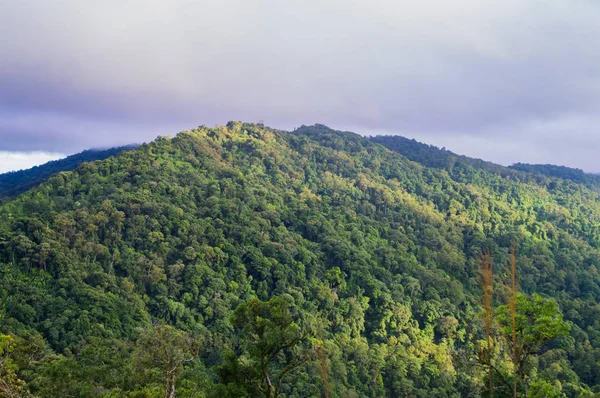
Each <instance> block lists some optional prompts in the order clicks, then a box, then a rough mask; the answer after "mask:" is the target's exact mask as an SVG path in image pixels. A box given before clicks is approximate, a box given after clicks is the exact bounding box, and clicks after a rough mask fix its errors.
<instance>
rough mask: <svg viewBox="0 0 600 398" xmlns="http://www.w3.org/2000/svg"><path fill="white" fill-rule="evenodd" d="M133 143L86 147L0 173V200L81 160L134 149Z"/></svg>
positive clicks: (71, 166) (92, 159)
mask: <svg viewBox="0 0 600 398" xmlns="http://www.w3.org/2000/svg"><path fill="white" fill-rule="evenodd" d="M134 148H135V145H129V146H123V147H117V148H110V149H88V150H87V151H83V152H80V153H76V154H74V155H71V156H67V157H66V158H64V159H59V160H53V161H50V162H48V163H45V164H43V165H40V166H35V167H32V168H30V169H27V170H19V171H11V172H8V173H4V174H0V202H2V201H6V200H7V199H8V198H11V197H15V196H17V195H19V194H21V193H23V192H25V191H27V190H29V189H31V188H33V187H36V186H38V185H39V184H40V183H42V182H43V181H45V180H47V179H48V177H50V176H51V175H53V174H56V173H58V172H61V171H70V170H73V169H75V168H76V167H77V166H79V165H80V164H81V163H83V162H92V161H94V160H102V159H106V158H108V157H110V156H115V155H117V154H118V153H120V152H121V151H124V150H129V149H134Z"/></svg>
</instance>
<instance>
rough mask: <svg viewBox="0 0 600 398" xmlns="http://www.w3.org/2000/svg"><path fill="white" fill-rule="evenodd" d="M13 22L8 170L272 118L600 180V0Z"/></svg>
mask: <svg viewBox="0 0 600 398" xmlns="http://www.w3.org/2000/svg"><path fill="white" fill-rule="evenodd" d="M0 19H1V23H0V164H4V166H5V167H4V169H6V165H7V164H8V163H7V160H6V159H8V158H7V156H8V155H6V154H5V152H2V151H11V152H14V151H18V152H26V154H24V155H23V156H29V158H28V159H29V160H30V162H33V163H35V162H38V163H39V159H38V158H37V157H36V156H38V157H39V156H41V155H39V153H40V152H37V153H38V154H37V155H35V154H34V155H27V153H28V152H31V151H41V152H43V153H44V156H46V155H48V153H52V154H53V155H52V156H55V157H56V156H59V155H55V153H63V154H65V153H73V152H76V151H80V150H82V149H86V148H90V147H106V146H114V145H121V144H128V143H133V142H143V141H148V140H151V139H153V138H155V137H156V136H157V135H167V134H175V133H177V132H178V131H181V130H184V129H188V128H193V127H196V126H198V125H201V124H206V125H214V124H225V123H226V122H227V121H228V120H243V121H250V122H256V121H259V120H262V121H264V122H265V124H267V125H269V126H272V127H276V128H282V129H292V128H294V127H297V126H299V125H301V124H313V123H323V124H326V125H329V126H330V127H333V128H337V129H344V130H351V131H356V132H358V133H362V134H369V135H373V134H382V133H387V134H399V135H404V136H407V137H411V138H416V139H418V140H420V141H424V142H427V143H430V144H435V145H438V146H445V147H447V148H448V149H451V150H453V151H454V152H458V153H462V154H466V155H470V156H476V157H480V158H484V159H486V160H491V161H495V162H498V163H501V164H510V163H513V162H517V161H523V162H530V163H554V164H562V165H569V166H573V167H579V168H583V169H584V170H586V171H592V172H600V161H597V159H598V155H597V154H598V153H600V128H599V127H600V112H599V111H600V46H599V45H598V40H600V2H598V1H596V0H565V1H553V0H543V1H535V0H515V1H512V0H502V1H500V0H489V1H486V0H438V1H433V0H429V1H428V0H419V1H416V0H415V1H401V0H390V1H384V0H368V1H367V0H364V1H352V0H298V1H295V0H219V1H217V0H215V1H212V0H205V1H202V0H194V1H192V0H189V1H184V0H169V1H164V0H160V1H159V0H115V1H113V0H103V1H82V0H63V1H58V0H0ZM40 159H41V158H40ZM44 160H46V158H44ZM0 167H1V166H0Z"/></svg>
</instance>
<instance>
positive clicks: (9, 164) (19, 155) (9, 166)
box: [0, 151, 65, 174]
mask: <svg viewBox="0 0 600 398" xmlns="http://www.w3.org/2000/svg"><path fill="white" fill-rule="evenodd" d="M64 157H65V155H63V154H61V153H50V152H7V151H0V174H1V173H6V172H9V171H17V170H25V169H29V168H31V167H33V166H38V165H41V164H44V163H47V162H49V161H51V160H57V159H61V158H64Z"/></svg>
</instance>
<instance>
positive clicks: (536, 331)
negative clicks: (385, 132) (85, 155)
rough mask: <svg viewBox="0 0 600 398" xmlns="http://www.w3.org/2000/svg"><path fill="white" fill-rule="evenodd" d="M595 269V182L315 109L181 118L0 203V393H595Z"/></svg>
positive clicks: (598, 328) (598, 277) (598, 311)
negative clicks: (375, 129) (277, 125)
mask: <svg viewBox="0 0 600 398" xmlns="http://www.w3.org/2000/svg"><path fill="white" fill-rule="evenodd" d="M553 181H554V182H555V183H554V184H553V183H552V182H553ZM513 245H516V272H517V281H518V285H519V286H518V288H519V290H520V292H521V295H519V296H518V301H516V303H518V305H517V304H516V310H515V313H516V322H517V321H518V322H519V323H518V325H519V327H517V328H516V330H515V333H516V337H515V341H516V342H517V343H519V345H518V346H517V347H516V348H515V349H514V350H513V349H512V348H511V344H512V343H511V341H513V340H512V339H511V338H510V337H509V334H510V332H506V330H509V331H510V327H509V326H507V323H506V322H507V316H506V314H507V312H506V311H507V308H508V307H506V306H503V304H504V303H506V302H507V298H506V297H508V296H509V295H507V294H505V293H506V292H507V288H506V287H505V284H504V281H506V280H507V278H508V277H509V276H510V268H509V269H508V271H505V268H504V264H506V263H509V262H510V261H511V249H512V247H513ZM487 251H489V253H490V256H491V258H490V261H491V264H492V265H493V274H489V275H492V278H491V279H492V282H494V283H495V288H494V290H493V295H494V296H493V301H492V302H491V303H490V305H493V306H494V307H496V308H497V309H496V310H495V314H496V315H495V317H494V318H495V321H494V323H493V324H492V326H493V327H492V330H491V331H489V333H488V332H486V328H485V321H484V319H487V318H484V317H482V312H483V313H484V314H485V313H486V312H485V311H486V310H485V308H487V307H485V306H482V302H483V301H482V288H481V286H480V285H481V283H480V281H479V279H480V278H479V276H480V275H482V272H483V271H485V270H486V269H489V267H488V268H485V267H482V266H481V264H482V257H483V256H484V254H485V253H487ZM599 267H600V194H599V193H598V192H596V191H594V190H591V189H589V188H587V187H586V186H584V185H581V184H576V183H574V182H573V181H566V180H560V179H555V178H554V179H549V178H547V177H546V176H540V175H536V174H531V173H527V172H522V171H517V170H513V169H510V168H503V167H501V166H497V165H493V164H490V163H486V162H483V161H478V160H473V159H469V158H465V157H460V156H456V155H454V154H451V153H449V152H448V151H442V150H437V149H435V148H431V147H427V146H422V144H418V143H415V142H412V141H410V140H406V139H403V138H400V137H386V138H385V139H384V138H373V139H369V138H365V137H361V136H359V135H356V134H353V133H348V132H339V131H334V130H331V129H329V128H327V127H326V126H323V125H314V126H302V127H300V128H299V129H297V130H295V131H293V132H291V133H290V132H283V131H278V130H274V129H271V128H268V127H264V126H262V125H256V124H248V123H240V122H230V123H228V124H227V126H222V127H215V128H206V127H199V128H198V129H193V130H190V131H185V132H182V133H180V134H178V135H177V136H176V137H174V138H172V139H169V138H164V137H159V138H158V139H156V140H155V141H153V142H151V143H149V144H144V145H141V146H139V147H138V148H136V149H135V150H130V151H123V152H121V153H119V154H118V155H117V156H113V157H109V158H107V159H104V160H101V161H97V162H92V163H84V164H82V165H80V166H79V167H77V168H76V169H74V170H72V171H69V172H61V173H58V174H55V175H54V176H52V177H50V178H49V179H48V180H47V181H45V182H44V183H42V184H40V185H39V186H38V187H37V188H34V189H32V190H30V191H28V192H26V193H24V194H22V195H20V196H19V197H17V198H15V199H13V200H11V201H9V202H7V203H5V204H4V205H2V206H0V272H2V278H1V279H0V315H1V317H0V358H2V359H3V360H2V361H0V374H1V375H3V380H4V384H1V383H0V388H5V389H6V390H9V389H11V390H10V391H20V392H19V393H22V392H23V391H30V392H31V393H32V394H34V395H36V396H39V397H55V396H79V397H87V396H130V397H152V396H169V394H170V392H172V393H173V396H174V394H175V391H176V394H177V396H181V397H205V396H209V397H216V396H220V397H243V396H264V397H274V396H279V397H309V396H325V397H384V396H387V397H401V396H410V397H445V396H448V397H463V396H482V395H486V394H487V391H488V390H487V389H488V382H489V381H491V382H492V384H494V383H495V390H494V391H495V396H497V397H502V396H512V375H517V374H518V375H522V378H521V376H519V378H517V377H515V380H517V379H518V383H517V389H518V390H519V391H520V392H522V393H524V391H525V390H527V392H528V394H529V396H553V397H554V396H556V397H560V396H568V397H587V396H590V397H592V396H594V394H598V393H600V304H599V303H600V272H599ZM480 270H482V271H480ZM506 272H508V275H507V273H506ZM488 282H489V281H488ZM488 282H486V283H488ZM485 286H487V285H485ZM509 302H510V301H509ZM488 314H489V312H488ZM492 315H493V314H492ZM486 333H488V334H489V335H490V337H489V338H488V337H486V336H487V335H486ZM507 333H508V334H507ZM490 342H493V345H492V343H490ZM521 343H522V344H521ZM487 347H493V348H494V349H493V350H491V351H490V350H489V349H488V348H487ZM517 351H518V354H519V355H520V357H519V358H517V361H516V362H514V363H515V364H518V365H519V368H518V369H517V368H516V367H515V366H513V362H512V361H513V360H512V359H511V358H512V357H511V355H512V353H513V352H517ZM489 364H492V365H493V368H491V367H490V366H489ZM521 365H522V366H521ZM519 372H520V373H519ZM490 373H491V374H492V375H493V379H491V380H490V378H489V376H488V375H489V374H490Z"/></svg>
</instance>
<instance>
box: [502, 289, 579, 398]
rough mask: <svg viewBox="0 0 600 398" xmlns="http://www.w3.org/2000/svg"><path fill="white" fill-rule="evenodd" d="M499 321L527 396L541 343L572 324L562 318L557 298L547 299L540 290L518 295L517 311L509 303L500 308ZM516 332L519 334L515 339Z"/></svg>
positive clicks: (565, 331)
mask: <svg viewBox="0 0 600 398" xmlns="http://www.w3.org/2000/svg"><path fill="white" fill-rule="evenodd" d="M496 312H497V318H496V319H497V321H498V324H499V325H500V333H501V335H502V337H503V339H504V341H505V343H506V344H507V346H508V348H509V349H508V350H507V352H508V355H509V357H510V358H511V360H512V362H513V377H515V378H516V379H517V380H518V382H519V384H520V386H521V389H522V390H523V393H524V394H525V396H526V397H527V394H528V385H529V380H528V376H529V374H530V373H531V370H532V362H533V358H534V357H535V355H537V354H538V353H539V351H540V349H541V348H542V346H543V345H544V344H545V343H547V342H548V341H549V340H551V339H553V338H555V337H558V336H564V335H567V334H568V333H569V330H570V328H569V325H568V324H567V323H566V322H565V321H564V320H563V317H562V314H561V313H560V311H559V308H558V304H556V302H555V301H554V300H550V299H544V298H543V297H542V296H540V295H539V294H534V295H532V296H530V297H529V296H526V295H524V294H519V295H517V298H516V312H515V313H514V326H513V321H512V319H513V311H511V308H510V305H508V304H507V305H503V306H500V307H499V308H498V309H497V311H496ZM513 333H514V334H515V335H516V338H515V339H513Z"/></svg>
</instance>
